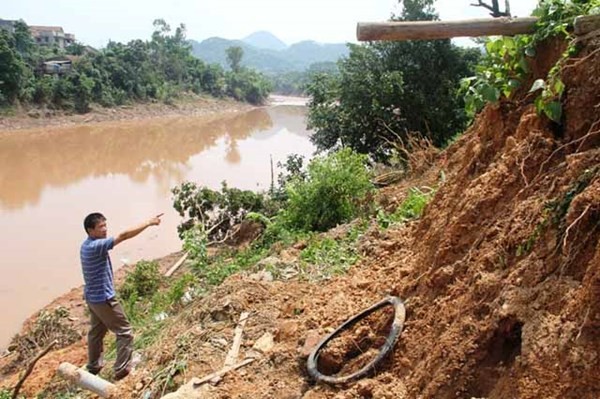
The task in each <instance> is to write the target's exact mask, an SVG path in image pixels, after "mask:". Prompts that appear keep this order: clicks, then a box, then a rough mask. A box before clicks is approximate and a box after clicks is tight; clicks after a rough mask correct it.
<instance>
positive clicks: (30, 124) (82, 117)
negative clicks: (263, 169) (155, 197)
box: [0, 94, 309, 131]
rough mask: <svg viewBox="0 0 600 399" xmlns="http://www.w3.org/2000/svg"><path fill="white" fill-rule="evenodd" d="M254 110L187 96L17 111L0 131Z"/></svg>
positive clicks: (293, 100)
mask: <svg viewBox="0 0 600 399" xmlns="http://www.w3.org/2000/svg"><path fill="white" fill-rule="evenodd" d="M308 100H309V99H308V98H307V97H295V96H282V95H277V94H274V95H271V96H270V97H269V101H268V103H267V104H265V105H267V106H273V105H295V106H306V105H307V104H308ZM253 108H256V106H255V105H251V104H248V103H243V102H239V101H235V100H232V99H222V98H215V97H211V96H199V95H193V94H188V95H185V96H183V97H181V98H178V99H176V100H174V102H173V103H172V104H165V103H160V102H151V103H135V104H129V105H122V106H118V107H111V108H104V107H100V106H98V105H94V106H92V110H91V111H90V112H88V113H86V114H75V113H73V112H72V111H65V110H53V109H49V108H47V107H34V108H20V109H19V108H16V109H11V110H5V111H4V113H0V131H3V130H22V129H35V128H40V127H48V126H52V127H62V126H74V125H82V124H89V123H98V122H110V121H115V122H119V121H135V120H146V119H152V118H159V117H173V116H192V117H193V116H206V115H212V114H218V113H224V112H243V111H248V110H251V109H253Z"/></svg>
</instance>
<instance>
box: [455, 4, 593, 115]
mask: <svg viewBox="0 0 600 399" xmlns="http://www.w3.org/2000/svg"><path fill="white" fill-rule="evenodd" d="M591 13H600V0H591V1H589V0H573V1H564V0H541V1H540V2H539V4H538V7H537V8H536V10H535V11H534V12H533V15H534V16H537V17H538V18H539V19H538V22H537V25H536V32H535V33H534V34H533V35H517V36H515V37H501V38H497V39H488V40H487V41H486V43H485V50H486V55H485V56H484V57H483V58H482V60H481V63H480V64H479V65H478V66H477V68H476V74H475V76H473V77H470V78H467V79H465V80H463V81H462V83H461V92H462V93H463V94H464V95H465V108H466V111H467V113H468V114H469V115H471V116H473V115H475V114H476V113H477V112H478V111H479V110H480V109H481V108H483V106H484V105H485V104H486V103H489V102H496V101H498V100H499V99H501V98H510V97H511V95H512V94H513V93H514V92H515V90H516V89H517V88H519V87H521V86H522V85H523V83H524V82H525V80H526V78H527V76H528V74H529V66H528V62H529V61H528V59H530V58H532V57H534V56H535V49H536V47H537V45H538V44H539V43H541V42H542V41H544V40H546V39H548V38H551V37H556V36H558V37H565V38H566V39H567V40H568V41H569V43H570V45H569V48H568V49H567V51H566V52H565V53H564V54H563V56H562V58H561V59H560V60H559V61H558V63H557V64H556V65H555V66H554V67H553V68H552V69H551V70H550V72H549V74H548V77H547V79H545V80H543V79H541V80H537V81H536V82H534V84H533V86H532V87H531V89H530V92H538V91H540V90H541V92H540V93H539V94H538V96H537V98H536V100H535V106H536V109H537V111H538V114H545V115H546V116H547V117H548V118H550V119H551V120H553V121H554V122H557V123H559V122H560V121H561V119H562V107H561V103H560V100H561V97H562V95H563V93H564V90H565V86H564V84H563V83H562V81H561V80H560V67H561V66H562V64H563V63H564V61H565V60H566V59H567V58H568V57H569V56H571V55H573V54H574V53H575V52H576V48H575V47H574V45H573V41H572V39H573V37H572V35H571V33H570V32H569V30H568V28H569V26H570V25H571V24H572V23H573V20H574V18H575V17H576V16H578V15H587V14H591Z"/></svg>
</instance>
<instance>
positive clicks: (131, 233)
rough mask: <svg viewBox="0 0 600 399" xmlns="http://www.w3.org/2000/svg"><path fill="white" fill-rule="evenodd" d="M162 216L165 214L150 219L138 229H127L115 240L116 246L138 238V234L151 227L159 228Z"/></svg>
mask: <svg viewBox="0 0 600 399" xmlns="http://www.w3.org/2000/svg"><path fill="white" fill-rule="evenodd" d="M162 215H164V213H161V214H160V215H156V216H155V217H153V218H151V219H149V220H148V221H146V222H144V223H142V224H140V225H139V226H137V227H133V228H131V229H127V230H125V231H124V232H122V233H120V234H119V235H118V236H117V237H116V238H115V243H114V245H117V244H119V243H121V242H123V241H125V240H129V239H130V238H133V237H135V236H137V235H138V234H140V233H141V232H142V231H144V230H146V229H147V228H148V227H150V226H158V225H159V224H160V218H161V216H162Z"/></svg>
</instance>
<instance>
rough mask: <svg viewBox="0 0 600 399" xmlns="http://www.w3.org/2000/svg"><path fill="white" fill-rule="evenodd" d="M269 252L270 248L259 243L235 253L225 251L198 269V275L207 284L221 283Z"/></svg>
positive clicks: (196, 271)
mask: <svg viewBox="0 0 600 399" xmlns="http://www.w3.org/2000/svg"><path fill="white" fill-rule="evenodd" d="M267 254H268V249H267V248H265V247H263V246H260V245H257V246H251V247H249V248H245V249H242V250H239V251H237V250H234V251H233V253H227V252H226V251H224V252H223V253H222V254H220V255H218V256H216V257H213V258H211V259H210V260H209V261H208V262H207V263H205V264H204V265H203V267H202V268H201V269H196V270H195V273H196V275H197V276H198V277H199V278H200V279H201V280H202V281H203V282H204V283H206V284H207V285H209V286H216V285H219V284H221V283H222V282H223V280H225V279H226V278H227V277H229V276H231V275H232V274H234V273H237V272H239V271H242V270H245V269H248V268H250V267H251V266H254V265H255V264H256V263H257V262H258V261H260V260H261V259H263V258H264V257H265V256H266V255H267Z"/></svg>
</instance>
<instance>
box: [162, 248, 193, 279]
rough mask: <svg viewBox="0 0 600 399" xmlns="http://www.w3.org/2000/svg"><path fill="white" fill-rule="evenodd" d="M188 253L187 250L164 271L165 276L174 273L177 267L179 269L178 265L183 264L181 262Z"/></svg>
mask: <svg viewBox="0 0 600 399" xmlns="http://www.w3.org/2000/svg"><path fill="white" fill-rule="evenodd" d="M189 254H190V253H189V252H186V253H185V254H183V256H182V257H181V258H179V260H178V261H177V262H176V263H175V264H174V265H173V266H172V267H171V268H170V269H169V270H168V271H167V272H166V273H165V277H171V276H172V275H173V273H175V272H176V271H177V269H179V267H180V266H181V265H183V262H185V260H186V259H187V257H188V255H189Z"/></svg>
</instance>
